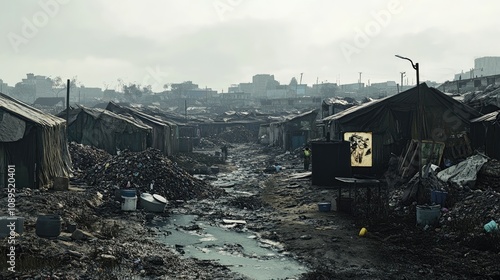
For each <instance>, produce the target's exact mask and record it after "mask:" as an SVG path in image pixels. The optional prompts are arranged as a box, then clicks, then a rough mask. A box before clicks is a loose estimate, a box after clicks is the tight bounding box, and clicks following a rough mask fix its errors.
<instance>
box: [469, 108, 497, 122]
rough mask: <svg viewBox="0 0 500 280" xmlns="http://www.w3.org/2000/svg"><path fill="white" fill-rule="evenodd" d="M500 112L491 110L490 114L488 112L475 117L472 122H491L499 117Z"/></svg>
mask: <svg viewBox="0 0 500 280" xmlns="http://www.w3.org/2000/svg"><path fill="white" fill-rule="evenodd" d="M499 113H500V110H498V111H495V112H491V113H489V114H486V115H484V116H481V117H479V118H475V119H473V120H471V121H470V122H491V121H495V120H496V119H497V115H498V114H499Z"/></svg>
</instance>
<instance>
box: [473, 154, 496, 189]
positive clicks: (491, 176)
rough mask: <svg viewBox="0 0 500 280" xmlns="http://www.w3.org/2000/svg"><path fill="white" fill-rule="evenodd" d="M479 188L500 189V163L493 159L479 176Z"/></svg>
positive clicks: (484, 166) (482, 168) (485, 165)
mask: <svg viewBox="0 0 500 280" xmlns="http://www.w3.org/2000/svg"><path fill="white" fill-rule="evenodd" d="M477 186H478V187H480V188H481V189H488V188H493V189H500V161H498V160H496V159H491V160H489V161H488V162H486V163H485V164H484V165H483V167H481V169H480V170H479V172H478V174H477Z"/></svg>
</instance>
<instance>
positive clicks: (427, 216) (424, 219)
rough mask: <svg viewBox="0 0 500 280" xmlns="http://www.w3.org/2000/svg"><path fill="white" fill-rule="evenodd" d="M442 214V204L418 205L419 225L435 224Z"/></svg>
mask: <svg viewBox="0 0 500 280" xmlns="http://www.w3.org/2000/svg"><path fill="white" fill-rule="evenodd" d="M440 216H441V205H431V206H428V205H417V225H421V226H426V225H435V224H437V223H438V222H439V217H440Z"/></svg>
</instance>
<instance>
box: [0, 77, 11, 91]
mask: <svg viewBox="0 0 500 280" xmlns="http://www.w3.org/2000/svg"><path fill="white" fill-rule="evenodd" d="M0 92H1V93H6V94H9V93H10V87H9V85H8V84H7V83H4V82H3V80H2V79H0Z"/></svg>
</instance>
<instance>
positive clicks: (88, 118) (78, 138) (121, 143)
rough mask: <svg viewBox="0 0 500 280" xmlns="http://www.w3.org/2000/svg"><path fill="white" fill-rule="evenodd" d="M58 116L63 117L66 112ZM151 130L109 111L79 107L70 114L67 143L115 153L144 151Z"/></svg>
mask: <svg viewBox="0 0 500 280" xmlns="http://www.w3.org/2000/svg"><path fill="white" fill-rule="evenodd" d="M58 116H60V117H65V116H66V111H63V112H61V113H60V114H59V115H58ZM151 132H152V129H151V127H149V126H146V125H144V124H140V123H138V122H136V121H135V120H134V119H132V118H127V117H124V116H120V115H118V114H115V113H113V112H111V111H108V110H103V109H90V108H85V107H83V106H79V107H78V108H76V109H73V110H70V113H69V140H70V141H75V142H78V143H81V144H84V145H91V146H94V147H96V148H99V149H103V150H105V151H107V152H108V153H110V154H116V151H117V149H119V150H125V149H128V150H130V151H133V152H140V151H144V150H146V148H147V147H148V143H149V142H150V137H151Z"/></svg>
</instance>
